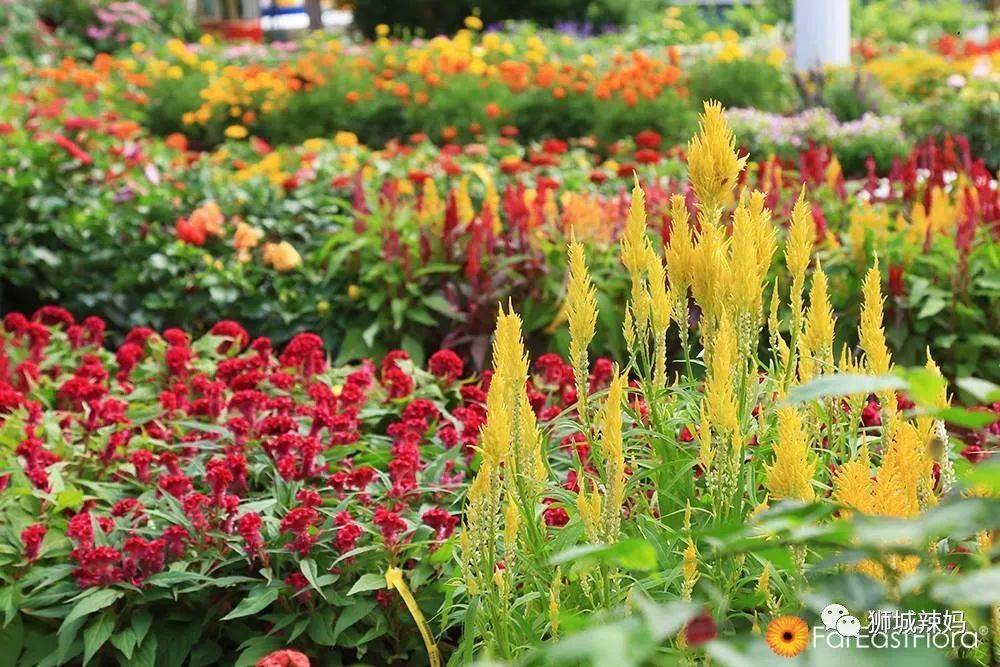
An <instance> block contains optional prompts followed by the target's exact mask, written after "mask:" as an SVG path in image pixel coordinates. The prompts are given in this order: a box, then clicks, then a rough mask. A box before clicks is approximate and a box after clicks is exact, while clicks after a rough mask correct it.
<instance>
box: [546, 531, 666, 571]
mask: <svg viewBox="0 0 1000 667" xmlns="http://www.w3.org/2000/svg"><path fill="white" fill-rule="evenodd" d="M577 561H580V562H600V563H610V564H612V565H617V566H618V567H623V568H625V569H627V570H639V571H642V572H649V571H652V570H655V569H656V567H657V565H658V560H657V557H656V549H655V548H653V545H651V544H650V543H649V542H647V541H646V540H644V539H642V538H641V537H636V538H632V539H628V540H623V541H621V542H617V543H615V544H610V545H608V544H588V545H582V546H578V547H571V548H569V549H566V550H565V551H562V552H561V553H558V554H556V555H555V556H554V557H553V558H552V560H551V563H552V564H553V565H560V564H562V563H570V562H577Z"/></svg>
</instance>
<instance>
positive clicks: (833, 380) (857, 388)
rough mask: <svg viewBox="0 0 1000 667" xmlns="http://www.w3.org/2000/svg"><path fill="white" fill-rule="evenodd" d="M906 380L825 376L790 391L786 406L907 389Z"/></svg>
mask: <svg viewBox="0 0 1000 667" xmlns="http://www.w3.org/2000/svg"><path fill="white" fill-rule="evenodd" d="M906 388H907V384H906V380H904V379H903V378H899V377H896V376H894V375H855V374H852V373H836V374H834V375H824V376H822V377H818V378H816V379H815V380H810V381H809V382H807V383H805V384H802V385H797V386H795V387H792V388H791V389H790V390H789V391H788V397H787V398H785V400H784V401H783V403H784V404H785V405H796V404H798V403H808V402H809V401H814V400H816V399H818V398H829V397H832V396H846V395H849V394H865V395H867V394H871V393H874V392H878V391H889V390H896V389H906Z"/></svg>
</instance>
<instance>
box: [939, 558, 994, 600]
mask: <svg viewBox="0 0 1000 667" xmlns="http://www.w3.org/2000/svg"><path fill="white" fill-rule="evenodd" d="M931 597H933V598H934V599H935V600H939V601H941V602H944V603H946V604H951V605H955V606H971V605H981V606H984V607H986V606H990V605H993V604H996V603H997V602H1000V565H994V566H993V567H991V568H988V569H985V570H979V571H978V572H970V573H969V574H966V575H962V576H959V577H957V578H951V579H949V580H946V581H941V582H938V583H937V584H934V586H932V587H931Z"/></svg>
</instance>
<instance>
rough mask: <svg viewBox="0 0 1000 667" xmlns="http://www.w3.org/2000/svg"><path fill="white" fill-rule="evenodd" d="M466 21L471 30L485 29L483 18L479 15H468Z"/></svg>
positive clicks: (466, 25)
mask: <svg viewBox="0 0 1000 667" xmlns="http://www.w3.org/2000/svg"><path fill="white" fill-rule="evenodd" d="M464 23H465V27H466V28H468V29H469V30H476V31H479V30H482V29H483V20H482V19H481V18H479V17H478V16H466V17H465V21H464Z"/></svg>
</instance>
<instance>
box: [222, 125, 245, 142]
mask: <svg viewBox="0 0 1000 667" xmlns="http://www.w3.org/2000/svg"><path fill="white" fill-rule="evenodd" d="M225 134H226V137H227V138H229V139H246V137H247V135H248V134H249V132H248V131H247V128H245V127H243V126H242V125H230V126H229V127H227V128H226V131H225Z"/></svg>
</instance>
